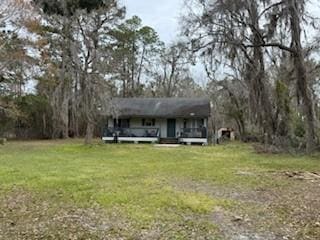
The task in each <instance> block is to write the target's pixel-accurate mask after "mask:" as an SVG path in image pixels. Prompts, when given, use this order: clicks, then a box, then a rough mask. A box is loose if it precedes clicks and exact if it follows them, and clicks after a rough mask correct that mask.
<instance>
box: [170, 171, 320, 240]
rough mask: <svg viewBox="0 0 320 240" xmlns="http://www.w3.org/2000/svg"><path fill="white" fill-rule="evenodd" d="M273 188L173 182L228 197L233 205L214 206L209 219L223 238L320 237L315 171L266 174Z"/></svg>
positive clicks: (319, 184)
mask: <svg viewBox="0 0 320 240" xmlns="http://www.w3.org/2000/svg"><path fill="white" fill-rule="evenodd" d="M265 174H268V175H269V177H270V176H271V177H272V178H273V179H274V182H277V181H279V182H281V181H289V182H288V184H285V185H281V184H279V186H277V185H275V186H273V187H268V188H266V187H256V188H254V189H248V188H241V187H223V186H215V185H209V184H206V183H199V182H187V181H183V182H175V183H174V184H173V185H174V187H175V188H179V189H180V190H181V189H184V190H186V191H196V192H201V193H204V194H207V195H209V196H212V197H214V198H224V199H229V200H231V201H233V202H234V205H233V206H232V207H231V208H230V209H229V208H216V209H215V210H214V212H213V213H212V214H211V221H212V222H213V223H214V224H216V225H217V226H218V228H219V231H220V235H221V237H222V239H232V240H233V239H234V240H238V239H243V240H249V239H250V240H251V239H252V240H260V239H261V240H277V239H296V240H303V239H312V240H318V239H320V179H319V178H318V174H317V173H306V172H304V173H299V174H296V173H294V174H293V177H292V176H288V172H287V173H286V172H269V173H265ZM261 177H262V176H261Z"/></svg>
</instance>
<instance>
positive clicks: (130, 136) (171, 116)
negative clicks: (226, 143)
mask: <svg viewBox="0 0 320 240" xmlns="http://www.w3.org/2000/svg"><path fill="white" fill-rule="evenodd" d="M111 105H112V106H113V111H112V112H114V114H111V116H108V119H107V123H106V127H105V129H104V132H103V137H102V140H103V141H105V142H135V143H139V142H152V143H156V142H160V143H186V144H192V143H198V144H207V143H208V130H207V129H208V128H207V126H208V118H209V116H210V101H209V100H208V99H204V98H115V99H113V100H112V104H111Z"/></svg>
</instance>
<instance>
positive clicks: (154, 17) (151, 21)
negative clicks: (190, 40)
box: [121, 0, 183, 43]
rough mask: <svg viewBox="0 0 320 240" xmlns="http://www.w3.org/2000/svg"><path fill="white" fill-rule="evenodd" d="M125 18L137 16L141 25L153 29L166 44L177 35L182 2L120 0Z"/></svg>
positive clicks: (171, 0)
mask: <svg viewBox="0 0 320 240" xmlns="http://www.w3.org/2000/svg"><path fill="white" fill-rule="evenodd" d="M121 2H122V3H123V4H124V5H125V6H126V8H127V17H128V18H130V17H132V16H133V15H137V16H139V17H140V18H141V19H142V21H143V25H147V26H150V27H152V28H154V29H155V30H156V31H157V32H158V34H159V35H160V38H161V40H162V41H165V42H166V43H168V42H170V41H171V40H173V39H174V38H175V36H176V35H177V33H178V20H179V19H178V18H179V15H180V9H181V8H182V4H183V0H121Z"/></svg>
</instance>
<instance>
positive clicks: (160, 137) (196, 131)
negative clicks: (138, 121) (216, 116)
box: [102, 127, 208, 145]
mask: <svg viewBox="0 0 320 240" xmlns="http://www.w3.org/2000/svg"><path fill="white" fill-rule="evenodd" d="M168 131H169V132H173V131H172V129H170V128H169V129H168ZM168 135H169V134H168V132H166V133H165V134H161V128H150V127H140V128H137V127H134V128H130V127H129V128H128V127H127V128H121V127H116V128H113V127H112V128H108V127H107V128H105V129H104V131H103V137H102V140H103V141H104V142H106V143H161V144H188V145H190V144H202V145H206V144H208V140H207V128H206V127H201V128H182V129H180V130H179V131H175V135H171V136H170V137H168Z"/></svg>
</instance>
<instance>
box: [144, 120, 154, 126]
mask: <svg viewBox="0 0 320 240" xmlns="http://www.w3.org/2000/svg"><path fill="white" fill-rule="evenodd" d="M155 125H156V120H155V119H142V126H144V127H154V126H155Z"/></svg>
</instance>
